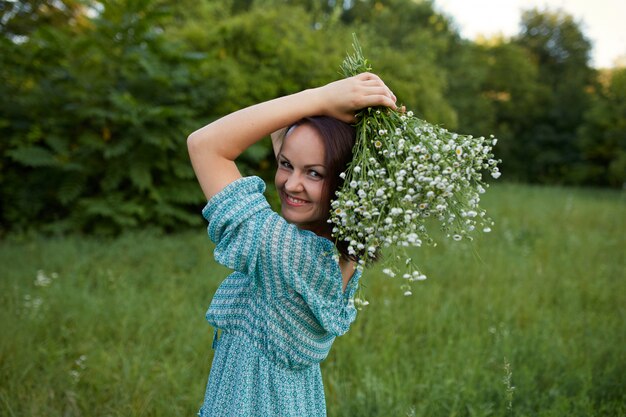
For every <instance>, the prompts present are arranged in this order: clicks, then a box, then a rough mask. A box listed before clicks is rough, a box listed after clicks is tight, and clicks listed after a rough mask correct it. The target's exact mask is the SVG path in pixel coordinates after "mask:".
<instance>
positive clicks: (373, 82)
mask: <svg viewBox="0 0 626 417" xmlns="http://www.w3.org/2000/svg"><path fill="white" fill-rule="evenodd" d="M355 78H357V79H359V80H361V83H362V86H364V87H370V88H375V90H370V91H368V94H381V93H380V88H383V89H384V92H383V94H385V95H387V96H389V97H390V98H391V99H392V100H393V101H394V102H395V101H396V96H395V94H393V92H392V91H391V90H390V89H389V87H387V86H386V85H385V83H384V82H383V80H381V79H380V77H378V76H377V75H376V74H372V73H369V72H364V73H362V74H359V75H357V76H356V77H355Z"/></svg>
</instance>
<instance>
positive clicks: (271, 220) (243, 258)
mask: <svg viewBox="0 0 626 417" xmlns="http://www.w3.org/2000/svg"><path fill="white" fill-rule="evenodd" d="M264 191H265V183H264V182H263V180H261V178H259V177H244V178H240V179H238V180H236V181H234V182H232V183H230V184H229V185H227V186H226V187H225V188H224V189H223V190H222V191H220V192H219V193H218V194H216V195H214V196H213V197H212V198H211V200H210V201H209V202H208V203H207V205H206V206H205V207H204V209H203V210H202V215H203V216H204V218H205V219H206V220H207V221H208V222H209V226H208V234H209V237H210V238H211V240H212V241H213V242H214V243H215V245H216V246H215V251H214V256H215V260H216V261H217V262H219V263H221V264H222V265H224V266H226V267H228V268H231V269H234V270H236V271H239V272H242V273H244V274H246V275H250V276H253V277H254V279H255V281H256V282H257V285H261V286H263V287H264V288H265V291H266V293H267V294H273V295H277V296H280V295H284V293H285V292H286V291H295V292H296V293H298V294H300V296H301V297H302V299H303V300H304V301H305V302H306V303H307V305H308V306H309V308H310V309H311V311H312V313H313V314H314V315H315V317H316V318H317V319H318V321H319V322H320V324H321V325H322V327H323V328H324V329H325V330H326V331H328V332H329V333H332V334H335V335H341V334H343V333H345V332H346V331H347V330H348V328H349V327H350V323H352V321H354V318H355V316H356V310H355V309H354V306H353V303H352V301H351V299H352V297H353V295H354V291H355V289H356V282H351V283H350V284H349V285H348V288H347V289H346V291H345V292H342V279H341V271H340V270H339V266H338V265H337V262H336V261H335V259H334V255H335V254H336V249H335V246H334V244H333V243H332V242H331V241H329V240H327V239H324V238H320V237H318V236H316V235H315V234H314V233H312V232H309V231H305V230H301V229H299V228H298V227H297V226H295V225H293V224H290V223H288V222H287V221H286V220H285V219H283V218H282V217H281V216H280V215H278V214H277V213H275V212H274V211H272V209H271V207H270V205H269V203H268V202H267V200H266V199H265V196H264V195H263V192H264ZM356 278H357V279H358V277H356ZM353 281H356V280H353Z"/></svg>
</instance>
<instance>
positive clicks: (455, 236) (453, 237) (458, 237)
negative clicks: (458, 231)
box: [452, 235, 463, 242]
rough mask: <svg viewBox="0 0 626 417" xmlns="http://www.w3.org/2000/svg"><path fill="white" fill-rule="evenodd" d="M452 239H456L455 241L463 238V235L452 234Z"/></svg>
mask: <svg viewBox="0 0 626 417" xmlns="http://www.w3.org/2000/svg"><path fill="white" fill-rule="evenodd" d="M452 239H454V240H456V241H457V242H458V241H459V240H461V239H463V237H462V236H461V235H454V236H452Z"/></svg>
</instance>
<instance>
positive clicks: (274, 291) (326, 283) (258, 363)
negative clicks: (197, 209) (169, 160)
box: [198, 177, 361, 417]
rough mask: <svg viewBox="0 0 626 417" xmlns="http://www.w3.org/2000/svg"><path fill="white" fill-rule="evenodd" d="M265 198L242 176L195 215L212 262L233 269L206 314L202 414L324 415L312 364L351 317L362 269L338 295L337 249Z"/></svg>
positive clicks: (259, 186)
mask: <svg viewBox="0 0 626 417" xmlns="http://www.w3.org/2000/svg"><path fill="white" fill-rule="evenodd" d="M264 191H265V183H264V182H263V180H261V179H260V178H259V177H244V178H240V179H237V180H236V181H234V182H232V183H231V184H229V185H227V186H226V187H225V188H224V189H223V190H222V191H220V192H219V193H218V194H216V195H215V196H213V198H211V200H210V201H209V202H208V203H207V205H206V206H205V207H204V209H203V210H202V215H203V216H204V217H205V218H206V219H207V221H208V222H209V226H208V234H209V237H210V238H211V240H212V241H213V242H215V245H216V246H215V251H214V256H215V260H216V261H217V262H219V263H221V264H222V265H224V266H226V267H228V268H231V269H233V270H234V271H235V272H233V273H232V274H231V275H229V276H228V277H227V278H226V279H225V280H224V281H223V282H222V284H221V285H220V286H219V288H218V289H217V291H216V293H215V295H214V296H213V300H212V302H211V305H210V307H209V310H208V311H207V314H206V318H207V320H208V322H209V323H210V324H211V325H212V326H213V327H214V328H215V338H214V343H213V345H214V348H215V354H214V357H213V363H212V365H211V372H210V375H209V381H208V384H207V389H206V394H205V398H204V403H203V405H202V408H201V409H200V411H199V412H198V415H199V416H201V417H208V416H222V417H235V416H264V417H272V416H280V417H296V416H298V417H309V416H310V417H320V416H325V415H326V401H325V398H324V387H323V385H322V377H321V372H320V366H319V363H320V362H321V361H322V360H324V359H325V358H326V356H327V355H328V352H329V350H330V347H331V345H332V343H333V341H334V340H335V337H337V336H340V335H342V334H344V333H345V332H347V331H348V329H349V327H350V324H351V323H352V322H353V321H354V319H355V317H356V309H355V308H354V303H353V297H354V293H355V291H356V289H357V286H358V281H359V278H360V276H361V272H360V271H359V270H357V271H355V273H354V275H353V276H352V278H351V279H350V281H349V282H348V285H347V287H346V290H345V291H342V275H341V270H340V269H339V265H338V264H337V261H336V260H335V259H336V258H337V255H338V254H337V249H336V248H335V245H334V244H333V243H332V242H331V241H330V240H328V239H325V238H323V237H320V236H317V235H316V234H314V233H313V232H310V231H306V230H301V229H299V228H298V227H297V226H295V225H293V224H290V223H288V222H287V221H286V220H285V219H283V218H282V217H281V216H280V215H278V214H277V213H275V212H274V211H272V210H271V208H270V206H269V204H268V202H267V200H266V199H265V197H264V196H263V192H264ZM218 329H220V330H221V336H220V337H219V338H218V333H217V331H218Z"/></svg>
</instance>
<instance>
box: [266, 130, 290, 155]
mask: <svg viewBox="0 0 626 417" xmlns="http://www.w3.org/2000/svg"><path fill="white" fill-rule="evenodd" d="M286 134H287V128H286V127H283V128H282V129H278V130H277V131H276V132H274V133H272V134H271V135H270V136H271V138H272V148H274V156H275V157H276V159H278V152H280V148H281V146H283V140H285V135H286Z"/></svg>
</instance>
